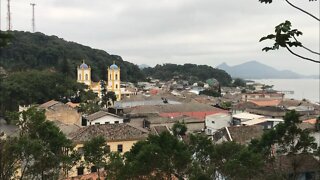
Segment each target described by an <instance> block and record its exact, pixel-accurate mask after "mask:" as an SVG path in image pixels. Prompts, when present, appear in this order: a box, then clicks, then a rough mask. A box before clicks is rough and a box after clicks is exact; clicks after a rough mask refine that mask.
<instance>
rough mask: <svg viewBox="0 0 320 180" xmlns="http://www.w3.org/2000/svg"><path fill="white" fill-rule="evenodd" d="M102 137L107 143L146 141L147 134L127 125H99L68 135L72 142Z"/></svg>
mask: <svg viewBox="0 0 320 180" xmlns="http://www.w3.org/2000/svg"><path fill="white" fill-rule="evenodd" d="M97 136H103V137H104V138H105V139H106V140H107V141H128V140H141V139H146V138H147V136H148V133H147V132H145V131H142V130H140V129H138V128H135V127H133V126H131V125H128V124H125V123H123V124H100V125H91V126H87V127H83V128H81V129H79V130H78V131H76V132H74V133H72V134H71V135H70V137H71V140H73V141H74V142H85V141H88V140H90V139H92V138H93V137H97Z"/></svg>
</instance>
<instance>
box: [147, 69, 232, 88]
mask: <svg viewBox="0 0 320 180" xmlns="http://www.w3.org/2000/svg"><path fill="white" fill-rule="evenodd" d="M143 72H144V73H145V75H146V76H151V77H153V78H156V79H160V80H170V79H172V78H174V77H176V76H177V77H180V78H182V79H185V80H188V81H190V83H195V82H198V81H206V80H207V79H211V78H215V79H217V80H218V81H219V83H220V84H221V85H224V86H226V85H230V83H231V80H232V79H231V76H230V75H229V74H228V73H226V72H225V71H223V70H220V69H215V68H212V67H211V66H207V65H196V64H184V65H177V64H164V65H156V66H155V67H154V68H151V67H149V68H144V69H143Z"/></svg>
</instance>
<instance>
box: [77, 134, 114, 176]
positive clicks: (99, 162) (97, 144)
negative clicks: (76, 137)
mask: <svg viewBox="0 0 320 180" xmlns="http://www.w3.org/2000/svg"><path fill="white" fill-rule="evenodd" d="M83 152H84V159H85V161H86V163H87V165H88V167H91V166H95V167H96V168H97V171H98V177H99V179H100V168H102V167H104V166H105V165H106V162H107V159H106V158H107V153H108V150H107V148H106V140H105V139H104V137H102V136H98V137H94V138H92V139H91V140H90V141H87V142H85V143H84V146H83Z"/></svg>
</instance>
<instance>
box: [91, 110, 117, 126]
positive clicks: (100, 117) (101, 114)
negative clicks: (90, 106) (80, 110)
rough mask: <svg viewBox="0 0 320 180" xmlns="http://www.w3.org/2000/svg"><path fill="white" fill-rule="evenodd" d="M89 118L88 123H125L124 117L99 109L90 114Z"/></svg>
mask: <svg viewBox="0 0 320 180" xmlns="http://www.w3.org/2000/svg"><path fill="white" fill-rule="evenodd" d="M86 119H87V125H94V124H120V123H123V119H122V118H121V117H119V116H117V115H115V114H111V113H108V112H105V111H98V112H96V113H93V114H90V115H89V116H88V117H86Z"/></svg>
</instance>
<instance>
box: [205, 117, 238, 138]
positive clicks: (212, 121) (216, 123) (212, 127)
mask: <svg viewBox="0 0 320 180" xmlns="http://www.w3.org/2000/svg"><path fill="white" fill-rule="evenodd" d="M231 120H232V117H231V115H229V114H227V113H217V114H212V115H208V116H206V119H205V132H206V134H208V135H212V134H213V133H214V132H216V131H217V130H219V129H221V128H224V127H229V126H230V123H231Z"/></svg>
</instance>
